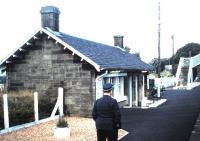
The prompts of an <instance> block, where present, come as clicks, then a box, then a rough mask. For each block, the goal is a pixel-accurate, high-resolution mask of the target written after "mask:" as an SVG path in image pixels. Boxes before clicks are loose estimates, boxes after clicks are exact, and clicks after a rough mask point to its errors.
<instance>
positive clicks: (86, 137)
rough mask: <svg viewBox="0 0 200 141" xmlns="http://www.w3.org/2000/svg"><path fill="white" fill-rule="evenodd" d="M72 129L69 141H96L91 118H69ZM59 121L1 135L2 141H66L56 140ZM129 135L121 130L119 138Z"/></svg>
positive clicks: (93, 123) (0, 139)
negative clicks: (54, 133)
mask: <svg viewBox="0 0 200 141" xmlns="http://www.w3.org/2000/svg"><path fill="white" fill-rule="evenodd" d="M67 121H68V124H69V128H70V139H69V140H68V141H96V128H95V122H94V121H93V120H92V119H91V118H81V117H67ZM56 122H57V120H54V121H49V122H46V123H42V124H39V125H35V126H32V127H29V128H24V129H20V130H17V131H14V132H11V133H6V134H3V135H0V141H66V139H62V140H61V139H60V140H58V139H56V138H55V137H54V135H53V129H54V128H55V127H56ZM125 134H127V132H125V131H124V130H119V137H122V136H124V135H125Z"/></svg>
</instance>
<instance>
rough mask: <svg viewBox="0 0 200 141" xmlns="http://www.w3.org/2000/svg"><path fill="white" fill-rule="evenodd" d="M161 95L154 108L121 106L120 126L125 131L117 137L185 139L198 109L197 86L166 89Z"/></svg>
mask: <svg viewBox="0 0 200 141" xmlns="http://www.w3.org/2000/svg"><path fill="white" fill-rule="evenodd" d="M163 98H165V99H167V102H165V103H164V104H162V105H160V106H159V107H157V108H149V109H139V108H127V109H121V113H122V129H124V130H126V131H127V132H129V134H128V135H126V136H125V137H124V138H122V139H121V140H120V141H189V140H190V136H191V133H192V131H193V127H194V125H195V123H196V120H197V117H198V114H199V112H200V87H196V88H194V89H192V90H167V91H165V92H163ZM199 141H200V139H199Z"/></svg>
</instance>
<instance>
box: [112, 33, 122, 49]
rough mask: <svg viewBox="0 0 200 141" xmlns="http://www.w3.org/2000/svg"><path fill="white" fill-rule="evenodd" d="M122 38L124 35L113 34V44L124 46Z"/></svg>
mask: <svg viewBox="0 0 200 141" xmlns="http://www.w3.org/2000/svg"><path fill="white" fill-rule="evenodd" d="M123 38H124V36H122V35H115V36H114V46H118V47H121V48H124V43H123Z"/></svg>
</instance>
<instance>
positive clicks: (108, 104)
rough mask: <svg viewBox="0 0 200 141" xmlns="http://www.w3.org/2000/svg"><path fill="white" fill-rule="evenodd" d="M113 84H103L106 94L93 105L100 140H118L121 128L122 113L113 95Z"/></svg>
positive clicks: (93, 114) (93, 115)
mask: <svg viewBox="0 0 200 141" xmlns="http://www.w3.org/2000/svg"><path fill="white" fill-rule="evenodd" d="M112 88H113V85H112V84H110V83H107V84H104V85H103V91H104V95H103V97H102V98H100V99H98V100H97V101H96V102H95V104H94V107H93V111H92V117H93V119H94V120H95V122H96V128H97V140H98V141H106V139H108V141H117V138H118V129H120V128H121V113H120V110H119V106H118V103H117V101H116V100H115V99H114V98H112V97H111V95H112Z"/></svg>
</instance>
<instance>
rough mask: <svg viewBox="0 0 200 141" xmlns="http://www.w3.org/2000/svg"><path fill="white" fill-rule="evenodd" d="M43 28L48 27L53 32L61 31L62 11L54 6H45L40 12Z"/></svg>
mask: <svg viewBox="0 0 200 141" xmlns="http://www.w3.org/2000/svg"><path fill="white" fill-rule="evenodd" d="M40 13H41V24H42V27H43V28H44V27H48V28H50V29H52V30H53V31H59V14H60V11H59V9H58V8H57V7H54V6H45V7H42V8H41V10H40Z"/></svg>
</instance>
